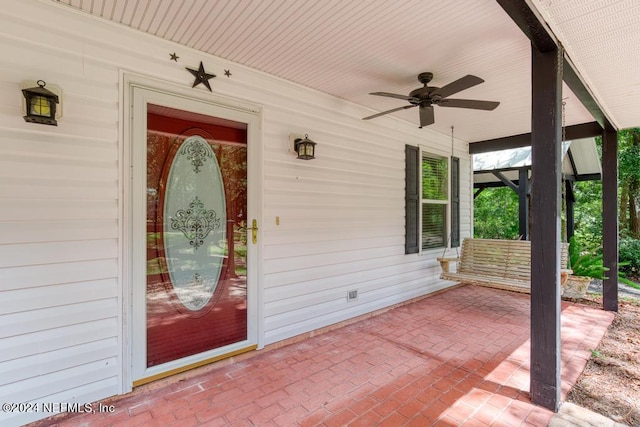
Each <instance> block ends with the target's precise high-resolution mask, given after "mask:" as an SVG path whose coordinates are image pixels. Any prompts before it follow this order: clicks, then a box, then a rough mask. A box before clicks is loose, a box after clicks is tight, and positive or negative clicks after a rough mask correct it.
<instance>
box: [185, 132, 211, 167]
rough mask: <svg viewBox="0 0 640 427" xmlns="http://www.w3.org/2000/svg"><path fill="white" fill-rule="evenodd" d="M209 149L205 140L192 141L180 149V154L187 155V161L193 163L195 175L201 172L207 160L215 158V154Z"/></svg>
mask: <svg viewBox="0 0 640 427" xmlns="http://www.w3.org/2000/svg"><path fill="white" fill-rule="evenodd" d="M207 148H209V147H207V143H206V142H204V141H203V140H201V139H192V140H191V141H189V142H187V143H186V144H184V146H183V147H182V148H181V149H180V154H182V155H186V156H187V159H189V160H190V161H191V164H192V165H193V171H194V172H195V173H198V172H200V168H201V167H202V165H204V162H206V161H207V158H211V157H213V153H212V152H211V150H208V149H207Z"/></svg>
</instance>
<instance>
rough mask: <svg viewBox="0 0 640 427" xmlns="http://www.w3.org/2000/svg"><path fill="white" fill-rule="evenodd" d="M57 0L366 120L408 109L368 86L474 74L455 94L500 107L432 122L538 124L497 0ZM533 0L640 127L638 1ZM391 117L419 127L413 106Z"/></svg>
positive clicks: (447, 113) (480, 135)
mask: <svg viewBox="0 0 640 427" xmlns="http://www.w3.org/2000/svg"><path fill="white" fill-rule="evenodd" d="M47 1H49V0H47ZM50 1H54V2H56V3H59V4H62V5H65V6H69V7H73V8H76V9H78V10H81V11H83V12H86V13H89V14H91V15H94V16H97V17H99V18H102V19H106V20H110V21H113V22H116V23H118V24H122V25H126V26H129V27H132V28H134V29H137V30H140V31H143V32H146V33H150V34H153V35H155V36H158V37H161V38H164V39H167V40H171V41H174V42H176V43H179V44H181V45H184V46H187V47H190V48H194V49H197V50H200V51H203V52H207V53H210V54H212V55H216V56H218V57H221V58H224V59H227V60H229V61H233V62H236V63H239V64H242V65H245V66H248V67H251V68H254V69H257V70H260V71H262V72H265V73H268V74H272V75H274V76H277V77H280V78H282V79H286V80H290V81H292V82H295V83H298V84H300V85H303V86H307V87H310V88H313V89H316V90H318V91H321V92H325V93H328V94H331V95H334V96H336V97H339V98H343V99H346V100H349V101H351V102H353V103H356V104H359V105H362V106H364V107H366V108H363V114H362V115H363V117H364V116H368V115H371V114H374V113H377V112H381V111H385V110H389V109H392V108H396V107H401V106H403V105H407V104H405V102H406V101H403V100H397V99H391V98H384V97H378V96H371V95H369V92H375V91H383V92H393V93H398V94H408V93H409V92H410V91H411V90H413V89H415V88H418V87H420V86H421V84H420V83H419V82H418V81H417V75H418V74H419V73H421V72H424V71H430V72H432V73H434V78H433V80H432V82H431V83H430V85H431V86H443V85H445V84H447V83H450V82H452V81H454V80H456V79H459V78H461V77H463V76H465V75H467V74H473V75H476V76H479V77H481V78H482V79H484V80H485V83H483V84H480V85H479V86H476V87H473V88H470V89H468V90H466V91H464V92H461V93H459V94H457V95H456V96H455V97H456V98H467V99H484V100H491V101H499V102H500V106H499V107H498V108H497V109H496V110H494V111H490V112H487V111H475V110H467V109H459V108H441V107H436V108H435V116H436V123H435V124H434V125H431V126H430V128H432V129H434V130H436V131H438V132H441V133H444V134H447V135H449V134H450V133H451V126H454V127H455V135H456V137H459V138H462V139H464V140H466V141H469V142H474V141H481V140H486V139H492V138H498V137H503V136H509V135H516V134H522V133H527V132H530V130H531V129H530V128H531V109H530V108H531V71H530V70H531V65H530V64H531V59H530V42H529V40H528V39H527V38H526V37H525V35H524V34H523V33H522V32H521V30H520V29H519V28H518V27H517V26H516V24H515V23H514V22H513V21H512V20H511V19H510V18H509V16H507V14H506V13H505V12H504V10H503V9H502V8H501V7H500V5H499V4H498V3H497V2H496V1H495V0H474V1H468V0H450V1H441V0H394V1H391V0H356V1H344V0H326V1H308V0H271V1H265V0H234V1H222V0H220V1H211V0H209V1H205V0H136V1H122V0H50ZM530 1H531V4H532V5H533V7H534V8H535V9H537V11H538V12H539V14H540V16H542V17H543V18H544V19H545V20H546V21H547V23H548V26H549V27H550V28H551V30H552V31H553V32H554V33H555V35H556V37H557V38H558V39H559V40H560V41H561V42H562V44H563V45H564V47H565V49H566V52H567V54H568V56H569V58H570V60H571V61H572V62H573V63H574V64H575V68H576V69H577V71H578V72H579V73H580V75H581V78H582V80H583V82H584V83H585V85H586V86H587V88H588V89H589V90H590V91H591V93H592V95H593V96H594V97H595V99H596V100H597V102H598V103H599V104H600V108H601V109H602V110H603V112H604V113H605V114H606V115H607V117H608V118H609V121H610V122H611V123H612V124H613V125H614V126H615V127H617V128H620V129H622V128H628V127H636V126H640V102H637V100H638V99H640V73H638V72H637V70H638V68H640V55H638V54H637V53H638V52H637V46H639V45H640V2H638V1H637V0H530ZM205 65H206V64H205ZM195 66H197V64H195ZM563 98H564V99H565V102H566V119H565V124H566V125H572V124H579V123H586V122H591V121H593V118H592V117H591V115H590V113H589V112H588V111H587V110H586V109H585V108H584V107H583V106H582V104H580V102H579V101H578V100H577V99H576V96H575V95H574V94H573V93H571V91H570V90H569V89H568V88H567V87H566V85H565V86H564V92H563ZM392 116H395V117H396V118H399V119H401V120H406V121H409V122H411V123H413V124H415V126H418V111H417V109H414V108H412V109H408V110H403V111H400V112H397V113H394V114H393V115H392ZM374 120H390V119H389V118H388V117H381V118H378V119H374Z"/></svg>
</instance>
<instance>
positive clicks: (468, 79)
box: [431, 74, 484, 98]
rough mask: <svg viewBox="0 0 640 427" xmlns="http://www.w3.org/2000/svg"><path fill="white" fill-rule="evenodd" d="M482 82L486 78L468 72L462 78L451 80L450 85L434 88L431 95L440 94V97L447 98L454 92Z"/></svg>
mask: <svg viewBox="0 0 640 427" xmlns="http://www.w3.org/2000/svg"><path fill="white" fill-rule="evenodd" d="M482 82H484V80H482V79H481V78H480V77H476V76H472V75H471V74H467V75H466V76H464V77H462V78H461V79H458V80H456V81H454V82H451V83H449V84H448V85H445V86H442V87H441V88H440V89H436V90H434V91H433V92H431V95H432V96H433V95H440V97H442V98H446V97H447V96H451V95H453V94H454V93H458V92H462V91H463V90H465V89H469V88H470V87H473V86H476V85H479V84H480V83H482Z"/></svg>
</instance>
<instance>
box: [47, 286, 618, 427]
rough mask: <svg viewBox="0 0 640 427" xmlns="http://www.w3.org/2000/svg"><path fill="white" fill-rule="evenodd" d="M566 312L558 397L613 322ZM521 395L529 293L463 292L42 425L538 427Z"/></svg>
mask: <svg viewBox="0 0 640 427" xmlns="http://www.w3.org/2000/svg"><path fill="white" fill-rule="evenodd" d="M562 309H563V311H562V382H563V387H562V389H563V399H564V397H565V396H566V393H567V392H568V390H569V389H570V388H571V387H572V385H573V384H575V382H576V380H577V378H578V376H579V375H580V373H581V372H582V370H583V369H584V367H585V365H586V362H587V360H588V359H589V357H590V355H591V352H590V350H591V349H594V348H596V347H597V345H598V343H599V341H600V339H601V338H602V336H603V334H604V332H605V330H606V328H607V327H608V326H609V324H610V323H611V321H612V320H613V314H612V313H608V312H604V311H602V310H599V309H596V308H593V307H587V306H584V305H580V304H575V303H569V302H563V303H562ZM528 389H529V295H523V294H517V293H512V292H508V291H501V290H496V289H489V288H483V287H476V286H464V287H458V288H454V289H450V290H447V291H445V292H442V293H439V294H436V295H433V296H430V297H428V298H424V299H421V300H419V301H417V302H413V303H411V304H407V305H404V306H401V307H398V308H395V309H393V310H390V311H387V312H385V313H382V314H380V315H378V316H374V317H370V318H368V319H365V320H361V321H358V322H356V323H353V324H350V325H347V326H344V327H342V328H339V329H336V330H333V331H331V332H327V333H325V334H321V335H317V336H315V337H313V338H309V339H307V340H304V341H301V342H298V343H295V344H291V345H287V346H284V347H282V348H278V349H274V350H269V351H262V352H257V353H255V356H253V357H250V358H246V359H244V360H241V361H239V362H236V363H233V364H225V365H224V366H221V367H218V368H216V367H213V368H212V367H208V368H207V369H206V370H205V371H200V372H197V371H196V372H194V373H192V374H190V375H187V376H184V377H183V378H181V379H180V380H175V381H173V382H172V383H168V384H161V385H155V386H153V385H152V386H147V387H144V388H142V389H140V390H137V391H134V393H132V394H130V395H127V396H120V397H116V398H112V399H110V400H108V401H107V402H106V403H108V404H112V405H115V408H116V411H115V412H114V413H111V414H104V413H103V414H98V413H92V414H74V415H72V416H68V417H66V418H64V419H49V420H45V421H44V424H43V423H39V424H40V425H47V426H49V425H59V426H155V425H158V426H170V425H175V426H180V427H187V426H205V425H206V426H222V425H225V426H226V425H233V426H288V425H294V426H297V425H300V426H316V425H321V426H404V425H407V426H429V425H442V426H458V425H465V426H488V425H495V426H510V427H513V426H525V425H531V426H546V425H547V424H548V422H549V420H550V419H551V416H552V412H551V411H549V410H547V409H544V408H541V407H538V406H535V405H533V404H532V403H531V401H530V399H529V393H528ZM106 403H105V404H106Z"/></svg>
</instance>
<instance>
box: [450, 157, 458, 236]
mask: <svg viewBox="0 0 640 427" xmlns="http://www.w3.org/2000/svg"><path fill="white" fill-rule="evenodd" d="M458 246H460V159H459V158H457V157H451V247H452V248H457V247H458Z"/></svg>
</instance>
